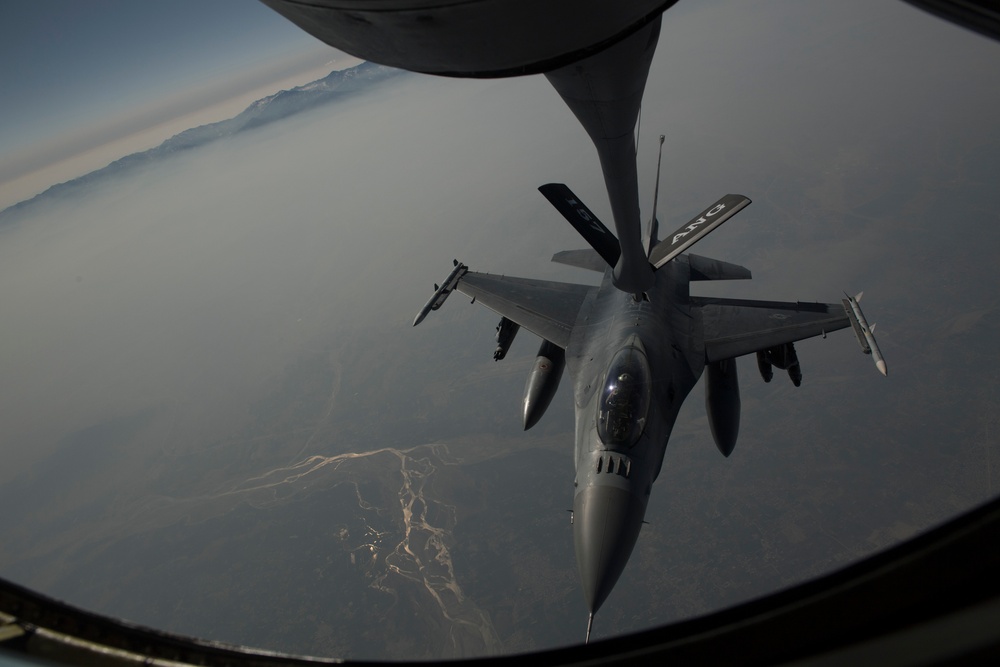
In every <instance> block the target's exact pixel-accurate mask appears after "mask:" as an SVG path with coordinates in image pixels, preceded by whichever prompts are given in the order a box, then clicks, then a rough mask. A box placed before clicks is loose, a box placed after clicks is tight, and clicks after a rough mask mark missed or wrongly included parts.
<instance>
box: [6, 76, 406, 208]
mask: <svg viewBox="0 0 1000 667" xmlns="http://www.w3.org/2000/svg"><path fill="white" fill-rule="evenodd" d="M401 74H406V72H405V71H404V70H398V69H394V68H391V67H386V66H384V65H377V64H375V63H370V62H364V63H361V64H360V65H357V66H355V67H351V68H349V69H345V70H335V71H333V72H330V74H328V75H327V76H325V77H323V78H322V79H318V80H316V81H313V82H311V83H307V84H305V85H302V86H297V87H295V88H292V89H290V90H282V91H279V92H277V93H275V94H274V95H268V96H267V97H264V98H261V99H259V100H257V101H256V102H254V103H253V104H251V105H250V106H248V107H247V108H246V109H244V110H243V111H242V112H241V113H240V114H239V115H237V116H234V117H233V118H230V119H228V120H220V121H219V122H217V123H209V124H208V125H200V126H198V127H194V128H191V129H190V130H184V131H183V132H180V133H179V134H175V135H174V136H172V137H170V138H169V139H167V140H166V141H164V142H163V143H162V144H160V145H159V146H157V147H155V148H150V149H149V150H146V151H142V152H139V153H132V154H131V155H126V156H125V157H123V158H121V159H118V160H115V161H114V162H112V163H111V164H109V165H108V166H106V167H103V168H101V169H97V170H95V171H92V172H90V173H89V174H85V175H83V176H80V177H79V178H74V179H72V180H70V181H66V182H65V183H59V184H58V185H53V186H52V187H50V188H48V189H47V190H45V191H44V192H42V193H40V194H38V195H35V196H34V197H32V198H31V199H26V200H25V201H22V202H19V203H17V204H14V205H13V206H9V207H8V208H5V209H3V210H2V211H0V224H2V223H3V222H5V221H6V220H7V219H9V218H10V216H12V215H13V214H14V213H18V212H21V211H23V210H24V209H25V208H27V207H29V206H31V205H33V204H34V203H36V202H38V201H40V200H43V199H52V198H58V197H65V196H68V195H73V194H75V193H77V192H78V191H79V190H80V189H82V188H84V187H86V186H88V185H91V184H93V183H96V182H98V181H100V180H103V179H105V178H109V177H112V176H115V175H117V174H120V173H122V172H124V171H126V170H128V169H131V168H133V167H136V166H139V165H144V164H149V163H151V162H153V161H155V160H158V159H160V158H163V157H166V156H168V155H172V154H174V153H177V152H179V151H184V150H188V149H191V148H197V147H199V146H204V145H205V144H208V143H211V142H213V141H215V140H217V139H223V138H225V137H231V136H233V135H236V134H239V133H240V132H244V131H246V130H251V129H253V128H256V127H260V126H261V125H266V124H268V123H272V122H274V121H276V120H281V119H282V118H288V117H289V116H293V115H295V114H297V113H300V112H302V111H308V110H310V109H315V108H316V107H319V106H322V105H325V104H330V103H333V102H337V101H340V100H344V99H346V98H348V97H350V96H352V95H354V94H356V93H358V92H361V91H364V90H367V89H369V88H371V87H372V86H374V85H376V84H378V83H381V82H383V81H385V80H387V79H391V78H394V77H396V76H399V75H401Z"/></svg>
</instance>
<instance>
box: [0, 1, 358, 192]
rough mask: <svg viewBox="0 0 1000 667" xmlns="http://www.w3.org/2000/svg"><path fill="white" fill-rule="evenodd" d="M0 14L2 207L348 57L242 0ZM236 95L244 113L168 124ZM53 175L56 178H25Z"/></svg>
mask: <svg viewBox="0 0 1000 667" xmlns="http://www.w3.org/2000/svg"><path fill="white" fill-rule="evenodd" d="M0 17H2V20H0V57H2V58H3V62H4V63H5V66H4V68H3V71H2V72H0V86H2V89H3V91H4V93H3V96H4V100H5V101H4V104H3V107H4V112H3V116H2V117H0V208H4V207H6V206H8V205H10V204H11V203H15V201H18V200H20V199H21V198H24V196H25V193H28V195H27V196H30V195H31V194H36V193H37V192H38V191H40V189H44V187H46V186H47V185H51V184H53V183H55V182H60V181H62V180H68V179H69V178H72V177H75V176H79V175H82V174H83V173H86V172H88V171H90V170H92V169H94V168H98V167H100V166H103V164H106V163H107V162H109V161H111V160H112V159H115V158H116V157H120V156H121V155H125V154H128V153H130V152H133V151H135V150H137V149H139V148H148V147H149V146H151V145H155V144H156V143H159V142H160V141H162V140H163V139H166V138H167V137H169V136H170V135H172V134H174V133H176V132H179V131H181V130H183V129H186V128H187V127H191V126H193V125H198V124H201V123H204V122H208V121H210V120H218V119H220V118H225V117H228V116H230V115H232V114H233V113H235V112H234V111H233V109H234V108H236V109H237V110H238V108H239V104H240V103H242V104H243V105H245V104H247V103H249V102H250V101H252V100H253V99H256V98H258V97H261V96H262V95H263V94H266V93H265V92H263V90H267V92H273V91H274V90H277V89H278V88H280V87H290V85H292V82H293V81H294V82H295V83H304V82H306V81H309V80H312V79H314V78H317V76H319V75H320V72H323V67H324V66H325V68H326V70H327V71H328V70H329V69H331V68H332V66H329V65H328V64H329V63H331V61H333V60H344V56H343V54H339V53H337V52H336V51H334V50H333V49H330V48H329V47H326V46H325V45H323V44H321V43H320V42H318V41H317V40H315V39H314V38H312V37H310V36H309V35H307V34H305V33H304V32H302V31H301V30H299V29H297V28H295V27H294V26H293V25H292V24H291V23H289V22H288V21H286V20H285V19H283V18H281V17H280V16H278V15H277V14H276V13H275V12H273V11H271V10H270V9H268V8H267V7H265V6H264V5H262V4H260V3H257V2H245V1H242V0H221V1H219V2H210V3H202V2H193V1H187V0H181V1H179V2H171V3H134V2H128V1H122V0H99V1H95V2H73V1H72V0H42V1H40V2H9V3H4V5H3V7H0ZM317 68H319V69H317ZM303 73H306V74H305V76H303ZM296 75H298V76H297V78H295V77H296ZM277 81H280V82H284V83H283V85H275V82H277ZM268 84H270V86H271V87H270V88H265V89H262V88H261V87H262V86H267V85H268ZM233 98H236V106H235V107H234V106H233V105H230V106H227V107H224V108H223V109H216V110H215V111H214V112H210V113H208V114H207V115H206V114H204V113H203V114H202V115H200V116H196V117H194V118H188V119H187V121H186V124H182V125H176V124H173V125H170V124H169V121H171V120H174V119H177V118H178V117H182V116H187V115H190V114H192V113H194V112H198V111H204V110H205V109H206V108H212V107H214V106H215V105H218V104H219V103H221V102H225V101H226V100H231V99H233ZM164 124H168V125H167V127H165V128H164V127H162V126H163V125H164ZM158 126H160V129H159V131H156V132H151V133H149V132H147V133H146V134H145V135H140V136H138V137H137V136H135V135H136V134H137V133H141V132H142V131H144V130H147V131H148V130H150V128H156V127H158ZM127 137H131V138H132V140H131V141H130V142H119V143H114V145H113V148H112V150H111V151H108V150H104V151H99V150H98V151H96V155H92V156H91V157H90V159H85V160H82V161H80V160H78V161H77V162H75V163H72V164H70V165H66V166H65V167H64V168H63V169H60V170H55V171H54V172H53V171H51V167H52V166H53V165H54V164H57V163H59V162H61V161H64V160H66V159H67V158H69V157H71V156H79V155H80V154H85V153H87V152H94V151H95V149H100V147H102V146H106V145H107V144H112V143H113V142H114V141H115V140H120V139H123V138H127ZM45 167H49V168H50V172H48V173H43V174H38V175H37V176H36V177H35V178H33V179H30V180H28V181H27V182H26V181H25V179H24V178H23V177H24V176H25V175H26V174H29V173H31V172H34V171H36V170H39V169H43V168H45ZM18 177H22V178H21V182H20V183H18V184H16V185H18V186H19V187H17V188H16V189H15V188H14V187H13V184H12V183H11V181H14V180H16V179H18ZM5 185H6V188H5ZM12 199H13V200H14V201H11V200H12Z"/></svg>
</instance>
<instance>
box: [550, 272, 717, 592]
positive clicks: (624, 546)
mask: <svg viewBox="0 0 1000 667" xmlns="http://www.w3.org/2000/svg"><path fill="white" fill-rule="evenodd" d="M664 268H666V269H667V270H661V271H657V272H656V274H655V276H656V277H655V284H654V286H653V288H652V289H650V290H649V291H648V292H647V293H646V298H640V299H635V298H633V297H632V296H631V295H629V294H625V293H623V292H621V291H620V290H618V289H616V288H615V287H614V285H613V283H612V277H611V271H610V270H609V271H607V272H606V273H605V275H604V279H603V282H602V285H601V287H600V288H599V289H598V290H597V292H596V293H595V294H594V298H593V301H592V302H591V303H589V304H588V303H585V304H584V306H583V308H582V309H581V310H580V314H579V317H578V318H577V323H576V325H575V326H574V327H573V333H572V335H571V337H570V343H569V347H568V348H567V349H566V367H567V370H568V372H569V376H570V378H571V379H572V382H573V399H574V405H575V409H576V447H575V457H574V458H575V462H576V479H575V480H574V489H575V494H574V501H573V516H574V522H573V537H574V545H575V549H576V558H577V565H578V567H579V570H580V575H581V582H582V585H583V590H584V596H585V598H586V599H587V603H588V607H589V608H590V609H591V610H592V611H596V610H597V608H598V607H600V606H601V604H602V603H603V602H604V600H605V599H606V598H607V596H608V594H609V593H610V592H611V589H612V587H613V586H614V584H615V582H616V581H617V580H618V577H619V576H620V575H621V573H622V570H623V569H624V568H625V563H626V562H627V561H628V558H629V555H630V554H631V553H632V548H633V547H634V545H635V542H636V539H637V538H638V536H639V529H640V527H641V526H642V521H643V517H644V516H645V512H646V504H647V502H648V500H649V496H650V492H651V490H652V484H653V481H654V480H655V479H656V477H657V475H659V472H660V467H661V466H662V464H663V456H664V452H665V450H666V446H667V440H668V438H669V437H670V432H671V430H672V429H673V426H674V422H675V420H676V419H677V413H678V411H679V410H680V406H681V404H682V402H683V401H684V399H685V398H686V397H687V395H688V393H689V392H690V391H691V389H692V388H693V387H694V385H695V383H696V382H697V381H698V378H699V377H700V376H701V374H702V370H703V369H704V367H705V355H704V350H703V349H701V347H702V346H701V340H700V335H699V331H698V330H697V326H696V321H697V320H696V318H695V317H694V316H693V315H692V313H691V308H690V305H689V299H688V296H689V292H688V284H689V275H688V263H687V262H686V261H678V262H671V263H670V264H669V265H667V267H664Z"/></svg>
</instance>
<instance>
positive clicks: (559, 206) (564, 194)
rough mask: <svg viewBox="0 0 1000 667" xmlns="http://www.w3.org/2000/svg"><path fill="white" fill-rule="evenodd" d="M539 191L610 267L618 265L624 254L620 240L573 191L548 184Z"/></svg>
mask: <svg viewBox="0 0 1000 667" xmlns="http://www.w3.org/2000/svg"><path fill="white" fill-rule="evenodd" d="M538 191H539V192H541V193H542V195H544V197H545V198H546V199H548V200H549V203H551V204H552V205H553V206H555V207H556V210H557V211H559V212H560V213H562V215H563V217H564V218H566V220H568V221H569V224H571V225H573V228H574V229H575V230H576V231H578V232H580V235H581V236H582V237H583V238H584V239H586V241H587V243H589V244H590V245H591V247H592V248H593V249H594V250H596V251H597V254H599V255H600V256H601V258H602V259H603V260H604V261H605V262H607V263H608V266H615V265H616V264H617V263H618V258H619V257H620V256H621V254H622V251H621V246H620V245H619V244H618V239H617V238H615V235H614V234H612V233H611V230H609V229H608V228H607V227H605V226H604V223H602V222H601V221H600V220H598V218H597V216H596V215H594V214H593V213H591V211H590V209H588V208H587V207H586V205H585V204H584V203H583V202H582V201H580V199H579V198H578V197H577V196H576V195H575V194H573V191H572V190H570V189H569V188H568V187H566V186H565V185H563V184H562V183H547V184H545V185H543V186H541V187H539V188H538Z"/></svg>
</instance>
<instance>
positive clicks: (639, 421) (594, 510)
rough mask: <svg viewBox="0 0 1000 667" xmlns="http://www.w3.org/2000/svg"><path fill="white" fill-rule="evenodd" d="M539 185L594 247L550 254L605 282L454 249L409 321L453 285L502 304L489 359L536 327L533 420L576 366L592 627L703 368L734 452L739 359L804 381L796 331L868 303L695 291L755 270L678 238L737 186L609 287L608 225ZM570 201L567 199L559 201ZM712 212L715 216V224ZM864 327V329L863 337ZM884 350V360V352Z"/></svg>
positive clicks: (829, 323) (578, 534)
mask: <svg viewBox="0 0 1000 667" xmlns="http://www.w3.org/2000/svg"><path fill="white" fill-rule="evenodd" d="M540 190H542V191H543V193H544V194H546V196H547V197H548V198H549V199H550V200H551V201H553V202H554V203H556V204H557V205H560V206H557V207H558V208H560V212H562V213H563V214H564V215H565V216H566V217H567V218H568V219H569V220H570V222H571V223H573V224H574V227H577V229H582V230H585V236H586V237H587V240H588V241H590V242H591V244H592V245H593V246H594V249H586V250H575V251H565V252H562V253H557V254H556V255H555V256H554V257H553V261H557V262H561V263H565V264H570V265H573V266H577V267H580V268H585V269H590V270H598V271H602V272H603V279H602V281H601V284H600V286H599V287H593V286H587V285H577V284H570V283H559V282H551V281H542V280H531V279H524V278H514V277H509V276H498V275H491V274H485V273H475V272H472V271H469V270H468V268H467V267H466V266H465V265H463V264H460V263H458V262H457V261H456V263H455V267H454V269H453V270H452V272H451V274H450V275H449V276H448V278H447V279H446V281H445V282H444V284H443V285H441V286H435V288H436V291H435V293H434V295H433V296H432V297H431V299H430V300H429V301H428V302H427V304H426V305H425V306H424V308H423V309H422V310H421V311H420V313H419V314H418V315H417V317H416V319H415V321H414V326H415V325H416V324H419V323H420V322H421V321H422V320H423V318H424V317H425V316H426V315H427V314H428V313H429V312H430V311H432V310H437V309H438V308H439V307H440V306H441V305H442V303H443V302H444V300H445V299H446V298H447V296H448V294H450V293H451V292H452V291H453V290H457V291H459V292H461V293H463V294H465V295H467V296H470V297H474V299H473V300H474V302H478V303H480V304H482V305H485V306H486V307H488V308H490V309H492V310H494V311H495V312H497V313H498V314H500V315H501V316H502V318H503V319H502V320H501V324H500V326H498V327H497V329H498V331H499V333H498V341H499V342H500V346H499V347H498V349H497V352H496V354H495V355H494V357H495V358H497V359H501V358H503V356H504V355H505V354H506V351H507V348H509V346H510V344H511V341H512V340H513V337H514V336H513V334H516V332H517V330H518V328H525V329H528V330H529V331H531V332H533V333H535V334H536V335H538V336H539V337H540V338H542V339H543V342H542V346H541V348H540V349H539V352H538V357H537V359H536V362H535V365H534V367H533V369H532V371H531V374H530V376H529V378H528V382H527V385H526V387H525V396H524V402H523V410H522V418H523V421H524V427H525V429H527V428H530V427H531V426H533V425H534V424H535V423H537V421H538V419H539V418H540V417H541V414H542V413H543V412H544V411H545V409H546V408H547V407H548V405H549V402H550V401H551V398H552V396H553V395H554V394H555V391H556V388H557V387H558V384H559V379H560V376H561V374H562V369H563V367H564V366H565V368H566V369H567V370H568V372H569V376H570V379H571V381H572V383H573V404H574V408H575V410H576V427H575V433H576V435H575V440H576V444H575V448H574V462H575V465H576V478H575V479H574V481H573V487H574V499H573V514H572V516H573V541H574V546H575V551H576V560H577V566H578V568H579V572H580V579H581V582H582V586H583V593H584V597H585V599H586V602H587V606H588V608H589V610H590V620H589V622H588V628H587V638H588V639H589V636H590V625H591V623H592V622H593V616H594V613H596V612H597V610H598V609H599V608H600V607H601V605H602V604H603V603H604V601H605V600H606V599H607V597H608V595H609V593H610V592H611V590H612V588H613V587H614V585H615V583H616V582H617V581H618V578H619V576H620V575H621V573H622V571H623V570H624V568H625V565H626V563H627V562H628V559H629V556H630V555H631V553H632V549H633V547H634V546H635V543H636V540H637V539H638V536H639V532H640V529H641V527H642V524H643V520H644V517H645V513H646V506H647V503H648V502H649V496H650V493H651V491H652V486H653V482H654V481H655V480H656V478H657V476H658V475H659V473H660V468H661V467H662V465H663V458H664V453H665V451H666V446H667V441H668V439H669V437H670V433H671V431H672V430H673V426H674V422H675V421H676V419H677V414H678V411H679V410H680V407H681V404H682V403H683V402H684V399H685V398H686V397H687V395H688V394H689V393H690V392H691V389H692V388H693V387H694V385H695V384H696V383H697V381H698V379H699V378H700V377H701V376H702V374H703V373H704V374H705V376H706V381H705V396H706V409H707V412H708V417H709V423H710V425H711V430H712V435H713V438H714V439H715V443H716V446H717V447H718V449H719V451H720V452H721V453H722V454H723V455H724V456H729V455H730V453H732V451H733V448H734V446H735V444H736V437H737V434H738V431H739V418H740V397H739V386H738V376H737V370H736V358H737V357H739V356H743V355H747V354H756V355H757V362H758V366H759V369H760V371H761V374H762V376H763V377H764V380H765V381H770V379H771V376H772V368H773V367H774V366H777V367H779V368H783V369H786V370H788V373H789V376H790V377H791V378H792V380H793V382H794V383H795V384H796V386H797V385H798V384H799V382H800V381H801V371H800V367H799V363H798V358H797V355H796V353H795V349H794V346H793V343H794V342H795V341H798V340H802V339H804V338H810V337H813V336H819V335H823V336H825V334H826V333H828V332H831V331H836V330H838V329H843V328H846V327H849V326H852V324H853V325H854V326H855V327H858V326H860V323H858V322H857V321H856V320H855V315H854V313H855V312H857V313H860V308H859V307H858V305H857V302H856V300H854V299H851V300H850V302H848V301H847V300H845V301H844V302H843V303H841V304H825V303H801V302H798V303H791V302H776V301H752V300H744V299H723V298H708V297H697V296H692V295H691V293H690V283H691V282H692V281H697V280H730V279H747V278H750V272H749V271H748V270H747V269H745V268H744V267H741V266H737V265H734V264H729V263H727V262H722V261H719V260H713V259H709V258H706V257H701V256H698V255H693V254H688V253H684V252H679V251H678V249H679V248H681V249H686V248H688V247H690V246H691V245H693V244H694V243H695V242H697V240H699V239H700V238H703V237H704V235H705V234H707V233H708V232H709V231H711V229H713V228H714V227H717V226H718V224H721V222H722V221H724V220H725V219H728V217H731V216H732V215H733V214H734V213H735V212H737V211H739V210H740V209H742V208H743V207H744V206H746V205H747V204H749V200H748V199H746V198H745V197H742V196H740V195H726V196H725V197H723V198H722V199H720V200H719V201H718V202H716V203H715V204H714V205H713V206H711V207H709V208H708V209H706V210H705V211H704V212H703V213H702V214H700V215H699V216H696V217H695V218H694V219H693V220H692V221H691V222H689V223H687V224H686V225H684V226H682V227H680V228H679V229H678V230H677V231H676V232H674V233H673V234H672V235H669V236H667V237H666V239H665V240H664V241H663V242H661V243H655V241H656V238H655V223H653V224H652V225H651V227H652V231H651V233H650V235H649V237H650V239H651V241H650V250H649V257H650V260H651V261H650V262H649V263H648V266H649V267H650V270H651V273H652V275H653V277H654V282H653V285H652V287H651V288H650V289H649V290H647V291H646V292H645V293H644V294H642V295H641V296H640V297H638V298H636V297H634V296H633V295H631V294H627V293H625V292H622V291H621V290H620V289H618V288H616V287H615V284H614V271H613V266H614V264H613V262H612V261H611V260H613V258H614V254H613V252H611V253H609V252H608V247H609V245H611V243H612V242H613V241H614V238H613V236H612V235H611V232H610V231H608V230H607V229H606V228H604V226H603V225H602V224H601V223H600V221H599V220H597V219H596V217H594V215H593V213H591V212H590V211H589V210H588V209H587V208H586V207H585V206H584V205H583V204H582V203H581V202H580V201H579V199H577V198H576V197H575V195H573V194H572V193H571V192H570V191H569V189H568V188H566V187H565V186H562V185H557V184H550V185H546V186H542V188H540ZM565 201H569V202H572V206H570V207H566V206H561V204H562V203H563V202H565ZM726 213H728V215H726ZM574 218H575V219H574ZM713 218H718V219H720V220H719V222H717V223H716V224H715V225H714V227H709V225H708V224H707V223H708V222H709V221H712V219H713ZM612 249H613V248H612ZM603 255H608V256H607V257H605V256H603ZM668 255H669V259H666V260H664V259H662V258H663V257H665V256H668ZM655 258H660V260H659V261H653V260H654V259H655ZM653 267H656V268H655V269H654V268H653ZM855 309H857V310H856V311H855ZM862 317H863V316H862ZM865 326H866V330H867V325H865ZM866 340H867V339H864V338H860V337H859V342H861V343H862V347H864V344H865V341H866ZM872 340H874V339H872ZM878 361H879V362H880V363H881V364H882V365H881V366H879V369H880V370H882V368H883V367H884V360H882V358H881V357H879V359H878ZM706 371H707V372H706Z"/></svg>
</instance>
